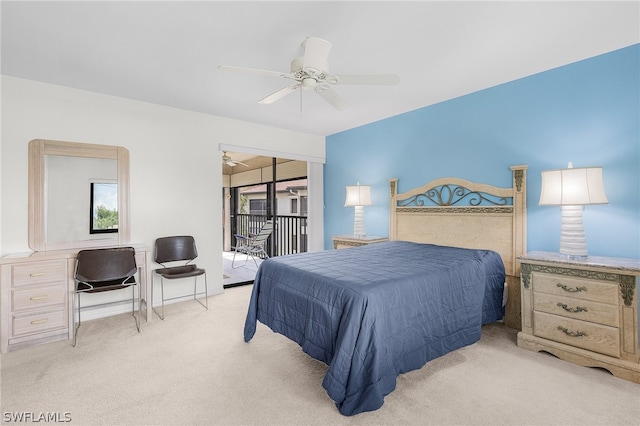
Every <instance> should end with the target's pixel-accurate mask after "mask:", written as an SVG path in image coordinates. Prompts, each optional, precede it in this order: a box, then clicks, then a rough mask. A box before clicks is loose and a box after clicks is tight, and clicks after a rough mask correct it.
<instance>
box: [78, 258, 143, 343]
mask: <svg viewBox="0 0 640 426" xmlns="http://www.w3.org/2000/svg"><path fill="white" fill-rule="evenodd" d="M135 254H136V252H135V250H134V249H133V247H118V248H104V249H91V250H81V251H79V252H78V256H77V261H76V271H75V275H74V280H75V291H74V299H75V300H76V301H77V311H78V322H77V324H76V323H75V310H74V330H73V346H74V347H75V346H76V343H77V338H78V329H79V328H80V324H81V321H82V319H81V315H80V311H81V304H80V295H81V294H82V293H99V292H104V291H113V290H122V289H124V288H127V287H131V291H132V297H131V315H133V318H134V320H135V322H136V328H137V329H138V333H140V323H139V318H140V291H138V317H137V318H136V316H135V299H136V298H135V287H136V286H137V285H138V282H137V280H136V278H135V274H136V272H138V267H137V265H136V258H135Z"/></svg>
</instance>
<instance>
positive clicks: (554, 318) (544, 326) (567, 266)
mask: <svg viewBox="0 0 640 426" xmlns="http://www.w3.org/2000/svg"><path fill="white" fill-rule="evenodd" d="M518 260H519V261H520V262H521V284H522V285H521V302H522V331H521V332H520V333H518V346H520V347H522V348H525V349H529V350H532V351H546V352H549V353H551V354H553V355H555V356H557V357H559V358H561V359H563V360H566V361H569V362H572V363H575V364H578V365H583V366H588V367H600V368H604V369H606V370H608V371H610V372H611V373H612V374H613V375H615V376H617V377H620V378H623V379H626V380H630V381H633V382H636V383H640V363H639V362H640V350H639V343H638V341H639V338H640V336H639V335H638V332H639V330H638V316H639V315H640V311H639V310H638V306H639V304H638V291H637V277H638V276H639V275H640V261H639V260H636V259H621V258H610V257H598V256H589V257H588V258H587V259H585V260H570V259H568V258H567V257H566V256H564V255H561V254H559V253H550V252H529V253H527V254H526V255H525V256H521V257H518Z"/></svg>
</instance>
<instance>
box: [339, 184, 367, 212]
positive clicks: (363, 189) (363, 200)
mask: <svg viewBox="0 0 640 426" xmlns="http://www.w3.org/2000/svg"><path fill="white" fill-rule="evenodd" d="M372 204H373V203H372V202H371V187H370V186H368V185H354V186H347V197H346V199H345V201H344V206H345V207H349V206H370V205H372Z"/></svg>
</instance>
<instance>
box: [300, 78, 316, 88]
mask: <svg viewBox="0 0 640 426" xmlns="http://www.w3.org/2000/svg"><path fill="white" fill-rule="evenodd" d="M317 85H318V81H317V80H316V79H315V78H311V77H307V78H303V79H302V87H316V86H317Z"/></svg>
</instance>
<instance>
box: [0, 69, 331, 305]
mask: <svg viewBox="0 0 640 426" xmlns="http://www.w3.org/2000/svg"><path fill="white" fill-rule="evenodd" d="M0 87H1V88H2V139H1V147H0V148H1V149H0V164H1V166H2V170H1V175H0V183H1V193H0V196H1V197H0V199H1V201H2V206H1V212H0V220H1V222H0V223H1V229H0V237H1V239H0V253H1V254H2V255H5V254H8V253H13V252H25V251H29V247H28V245H27V238H28V230H27V212H28V206H27V176H28V175H27V170H28V155H27V144H28V142H29V141H30V140H32V139H52V140H63V141H72V142H86V143H95V144H105V145H120V146H124V147H126V148H127V149H128V150H129V152H130V156H131V188H130V190H131V241H132V242H136V243H143V244H146V245H148V246H149V247H153V243H154V241H155V239H156V238H158V237H161V236H165V235H176V234H190V235H193V236H194V237H195V238H196V242H197V244H198V251H199V258H198V265H201V266H203V267H205V268H206V269H207V271H208V276H209V287H210V292H212V293H220V292H222V291H223V290H222V220H221V214H222V204H221V202H222V199H221V198H222V197H221V191H222V166H221V160H220V157H221V153H220V152H219V150H218V146H219V144H231V145H234V146H245V147H249V148H253V149H264V150H269V151H278V152H288V153H291V154H292V156H293V157H296V156H312V157H314V158H319V159H322V160H324V157H325V147H324V140H325V139H324V137H323V136H317V135H309V134H304V133H299V132H293V131H288V130H283V129H278V128H273V127H268V126H263V125H258V124H253V123H247V122H242V121H238V120H232V119H227V118H223V117H217V116H211V115H206V114H200V113H194V112H190V111H185V110H179V109H175V108H168V107H164V106H159V105H155V104H149V103H144V102H139V101H134V100H129V99H123V98H117V97H113V96H106V95H102V94H98V93H93V92H87V91H82V90H76V89H70V88H66V87H61V86H55V85H50V84H46V83H40V82H34V81H30V80H24V79H18V78H14V77H10V76H2V82H1V86H0ZM320 176H321V175H320ZM318 203H319V204H321V203H322V198H321V194H320V200H319V201H318Z"/></svg>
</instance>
